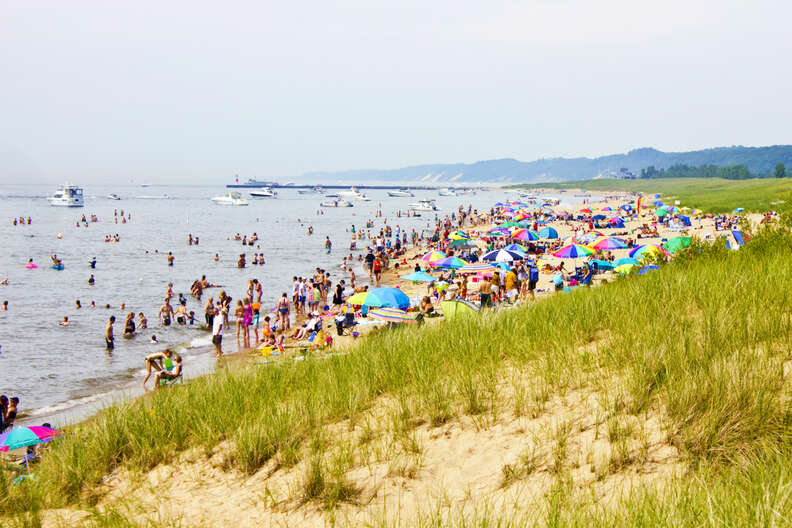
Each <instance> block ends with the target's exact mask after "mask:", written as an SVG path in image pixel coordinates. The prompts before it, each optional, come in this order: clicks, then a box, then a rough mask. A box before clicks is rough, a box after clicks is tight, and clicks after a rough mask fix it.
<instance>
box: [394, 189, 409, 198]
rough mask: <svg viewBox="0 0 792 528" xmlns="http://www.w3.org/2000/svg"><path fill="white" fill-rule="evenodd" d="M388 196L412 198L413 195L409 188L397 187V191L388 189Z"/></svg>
mask: <svg viewBox="0 0 792 528" xmlns="http://www.w3.org/2000/svg"><path fill="white" fill-rule="evenodd" d="M388 196H392V197H394V198H413V197H414V196H415V195H414V194H413V193H412V192H410V190H409V189H399V190H398V191H388Z"/></svg>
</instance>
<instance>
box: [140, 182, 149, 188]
mask: <svg viewBox="0 0 792 528" xmlns="http://www.w3.org/2000/svg"><path fill="white" fill-rule="evenodd" d="M140 186H141V187H151V184H150V183H141V184H140Z"/></svg>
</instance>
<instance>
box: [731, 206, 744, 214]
mask: <svg viewBox="0 0 792 528" xmlns="http://www.w3.org/2000/svg"><path fill="white" fill-rule="evenodd" d="M743 211H745V209H743V208H742V207H738V208H737V209H735V210H734V211H732V213H734V214H737V213H742V212H743Z"/></svg>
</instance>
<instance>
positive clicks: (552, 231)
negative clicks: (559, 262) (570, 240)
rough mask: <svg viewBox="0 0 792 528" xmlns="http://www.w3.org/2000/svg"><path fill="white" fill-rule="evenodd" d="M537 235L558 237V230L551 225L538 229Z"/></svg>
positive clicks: (549, 237) (550, 237)
mask: <svg viewBox="0 0 792 528" xmlns="http://www.w3.org/2000/svg"><path fill="white" fill-rule="evenodd" d="M539 236H540V237H541V238H547V239H554V238H558V231H556V230H555V229H553V228H552V227H545V228H544V229H542V230H541V231H539Z"/></svg>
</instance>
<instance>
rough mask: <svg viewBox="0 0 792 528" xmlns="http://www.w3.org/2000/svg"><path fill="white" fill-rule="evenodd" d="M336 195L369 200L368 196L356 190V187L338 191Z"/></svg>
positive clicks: (364, 200) (363, 200) (362, 200)
mask: <svg viewBox="0 0 792 528" xmlns="http://www.w3.org/2000/svg"><path fill="white" fill-rule="evenodd" d="M338 196H340V197H341V198H347V199H351V200H358V201H361V202H368V201H370V200H371V198H369V197H368V196H366V195H365V194H363V193H361V192H360V191H358V190H357V187H351V188H350V189H349V190H348V191H339V192H338Z"/></svg>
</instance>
